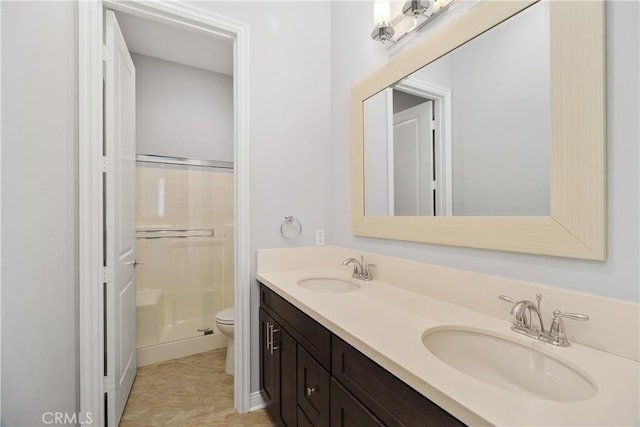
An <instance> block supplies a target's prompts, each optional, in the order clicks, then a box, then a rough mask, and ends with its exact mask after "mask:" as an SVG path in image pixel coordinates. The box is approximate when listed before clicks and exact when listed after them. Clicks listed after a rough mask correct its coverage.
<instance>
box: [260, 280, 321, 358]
mask: <svg viewBox="0 0 640 427" xmlns="http://www.w3.org/2000/svg"><path fill="white" fill-rule="evenodd" d="M260 305H261V306H262V307H263V308H265V310H267V311H268V312H269V314H270V315H271V316H273V317H274V318H275V320H276V321H277V322H278V323H280V325H281V326H283V327H284V328H285V329H286V330H287V332H289V333H290V334H291V336H293V338H294V339H295V340H296V341H298V342H299V343H300V344H302V346H303V347H304V348H305V349H307V350H308V351H309V352H310V353H311V354H312V355H313V357H315V358H316V360H317V361H318V362H320V364H321V365H322V366H323V367H324V368H325V369H326V370H330V369H331V332H329V330H327V329H326V328H325V327H324V326H322V325H321V324H319V323H318V322H316V321H315V320H313V319H312V318H311V317H309V316H307V315H306V314H304V313H303V312H302V311H300V310H299V309H298V308H296V307H295V306H294V305H293V304H291V303H290V302H288V301H286V300H285V299H284V298H282V297H281V296H279V295H277V294H276V293H275V292H273V291H272V290H271V289H269V288H267V287H266V286H265V285H263V284H262V283H260Z"/></svg>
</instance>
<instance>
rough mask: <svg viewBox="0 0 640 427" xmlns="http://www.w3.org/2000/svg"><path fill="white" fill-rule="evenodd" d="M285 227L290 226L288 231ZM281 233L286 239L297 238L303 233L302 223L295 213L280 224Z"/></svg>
mask: <svg viewBox="0 0 640 427" xmlns="http://www.w3.org/2000/svg"><path fill="white" fill-rule="evenodd" d="M285 228H289V229H290V230H289V232H286V231H285ZM280 234H281V235H282V237H283V238H284V239H286V240H296V239H297V238H298V237H300V235H301V234H302V224H301V223H300V221H298V220H297V219H296V218H294V217H293V215H287V216H285V217H284V222H283V223H282V224H280Z"/></svg>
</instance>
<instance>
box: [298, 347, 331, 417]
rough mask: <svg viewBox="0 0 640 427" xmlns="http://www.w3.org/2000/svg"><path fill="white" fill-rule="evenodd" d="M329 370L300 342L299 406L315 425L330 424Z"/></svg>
mask: <svg viewBox="0 0 640 427" xmlns="http://www.w3.org/2000/svg"><path fill="white" fill-rule="evenodd" d="M329 384H330V378H329V372H327V371H326V370H325V369H324V368H323V367H322V366H321V365H320V364H319V363H318V362H317V361H316V360H315V359H314V358H313V357H311V355H310V354H309V353H308V352H307V351H306V350H305V349H304V348H303V347H302V346H300V345H299V344H298V406H300V408H302V410H303V411H304V413H305V414H306V415H307V417H308V418H309V420H310V421H311V423H312V424H313V425H314V426H315V427H322V426H328V425H329V411H330V410H331V408H330V405H329V402H330V400H329V399H330V396H331V389H330V385H329Z"/></svg>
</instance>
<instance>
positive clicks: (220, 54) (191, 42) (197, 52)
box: [115, 12, 233, 76]
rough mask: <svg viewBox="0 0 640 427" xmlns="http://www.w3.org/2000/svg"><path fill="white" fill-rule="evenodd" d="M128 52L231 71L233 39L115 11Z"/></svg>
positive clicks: (223, 71)
mask: <svg viewBox="0 0 640 427" xmlns="http://www.w3.org/2000/svg"><path fill="white" fill-rule="evenodd" d="M115 13H116V18H117V19H118V23H119V24H120V29H121V30H122V34H123V35H124V39H125V41H126V42H127V47H128V48H129V50H130V51H131V52H134V53H138V54H140V55H147V56H152V57H154V58H159V59H164V60H165V61H172V62H177V63H180V64H184V65H189V66H192V67H197V68H203V69H205V70H209V71H214V72H216V73H222V74H227V75H230V76H231V75H233V41H232V40H231V39H223V38H221V37H216V36H215V35H212V34H207V33H204V32H202V31H198V30H193V31H190V30H186V29H183V28H179V27H176V26H173V25H171V24H164V23H159V22H155V21H150V20H148V19H143V18H139V17H137V16H134V15H129V14H127V13H123V12H115Z"/></svg>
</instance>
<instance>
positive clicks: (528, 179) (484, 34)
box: [351, 0, 606, 260]
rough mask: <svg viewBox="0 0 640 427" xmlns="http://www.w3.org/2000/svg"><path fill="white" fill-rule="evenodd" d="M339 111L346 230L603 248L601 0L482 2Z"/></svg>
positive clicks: (595, 254) (538, 247) (566, 249)
mask: <svg viewBox="0 0 640 427" xmlns="http://www.w3.org/2000/svg"><path fill="white" fill-rule="evenodd" d="M351 114H352V192H353V197H352V200H353V205H352V227H353V231H354V234H356V235H360V236H369V237H381V238H387V239H398V240H408V241H419V242H430V243H438V244H449V245H457V246H469V247H478V248H488V249H498V250H507V251H515V252H527V253H537V254H545V255H556V256H567V257H576V258H587V259H599V260H602V259H604V258H605V247H606V240H605V224H606V221H605V203H606V200H605V181H606V176H605V81H604V3H603V2H599V1H595V2H594V1H584V2H582V1H561V0H560V1H554V0H552V1H527V2H513V1H510V2H493V1H485V2H480V3H478V4H477V5H476V6H474V7H473V8H471V9H470V10H469V11H468V13H466V14H464V15H462V16H460V17H458V19H457V20H455V21H453V22H451V23H450V24H449V25H447V26H445V27H443V28H442V29H441V30H440V31H439V32H437V33H434V34H433V35H432V36H430V37H428V38H427V39H425V41H424V42H423V43H422V44H420V45H418V46H416V47H414V48H412V49H409V50H407V51H405V52H403V53H402V54H400V55H399V56H398V57H397V58H396V59H394V60H393V61H391V62H389V63H388V64H387V65H386V66H385V67H383V68H382V69H381V70H379V71H377V72H376V73H374V74H372V75H371V76H369V77H368V78H366V79H365V80H363V81H362V82H360V83H359V84H358V85H356V86H355V87H354V89H353V92H352V110H351Z"/></svg>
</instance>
